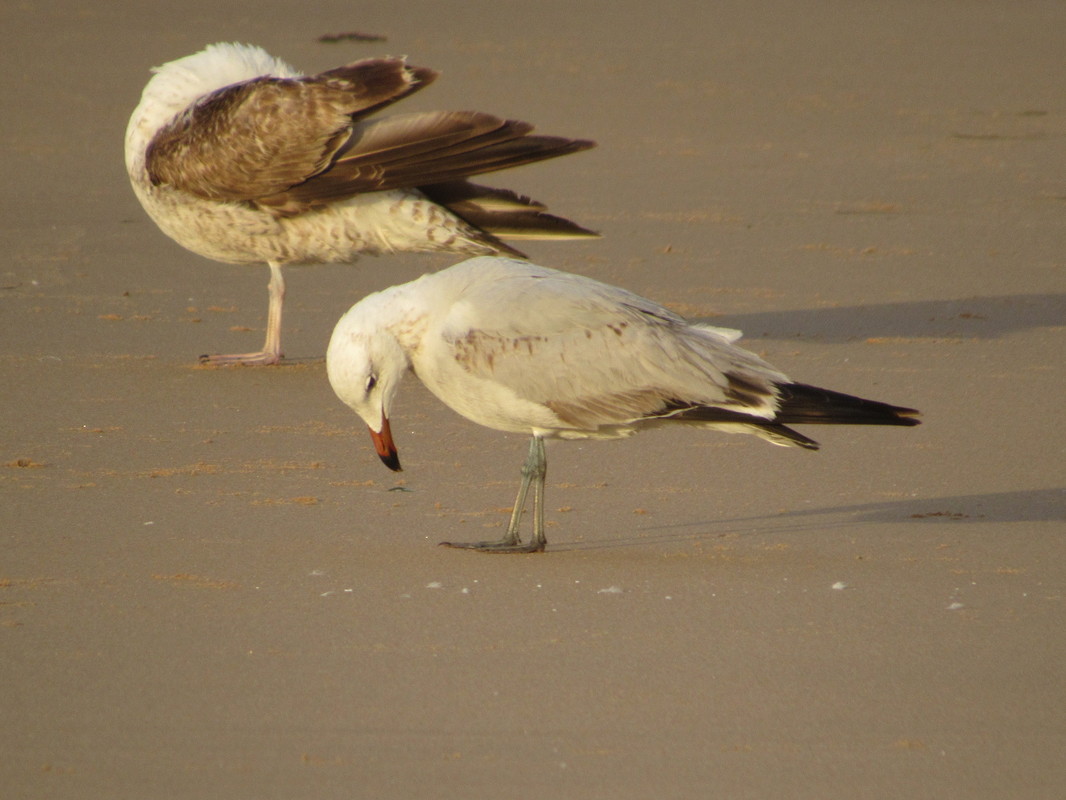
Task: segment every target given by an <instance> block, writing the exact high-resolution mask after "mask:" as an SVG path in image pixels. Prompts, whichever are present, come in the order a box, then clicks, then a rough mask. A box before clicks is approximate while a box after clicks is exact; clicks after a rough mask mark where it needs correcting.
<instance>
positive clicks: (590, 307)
mask: <svg viewBox="0 0 1066 800" xmlns="http://www.w3.org/2000/svg"><path fill="white" fill-rule="evenodd" d="M739 338H740V332H739V331H735V330H729V329H726V328H716V327H712V326H710V325H703V324H699V323H691V322H687V321H686V320H684V319H682V318H681V317H679V316H678V315H677V314H674V313H673V312H672V311H669V310H668V309H666V308H663V307H662V306H660V305H658V304H657V303H654V302H652V301H651V300H646V299H644V298H643V297H639V296H637V295H635V294H632V293H630V292H627V291H625V290H624V289H619V288H617V287H614V286H609V285H607V284H604V283H600V282H598V281H594V280H592V279H590V278H584V277H581V276H579V275H572V274H569V273H566V272H559V271H556V270H552V269H547V268H545V267H539V266H537V265H535V264H531V263H529V262H526V261H518V260H515V259H510V258H491V257H481V258H472V259H469V260H467V261H464V262H462V263H460V264H456V265H455V266H453V267H450V268H448V269H446V270H442V271H440V272H437V273H435V274H431V275H425V276H423V277H421V278H419V279H418V280H415V281H412V282H410V283H405V284H403V285H401V286H393V287H392V288H389V289H386V290H384V291H382V292H378V293H376V294H372V295H369V296H368V297H366V298H364V299H363V300H361V301H360V302H358V303H356V304H355V305H354V306H352V308H351V309H349V311H348V312H347V313H346V314H345V315H344V316H343V317H342V318H341V320H340V322H338V323H337V326H336V328H335V329H334V331H333V337H332V339H331V340H330V343H329V348H328V350H327V351H326V370H327V372H328V374H329V380H330V383H331V384H332V386H333V390H334V391H335V392H336V393H337V396H338V397H340V399H341V400H342V401H344V403H346V404H347V405H348V406H350V407H351V408H352V409H353V410H354V411H355V412H356V413H357V414H359V416H360V417H362V418H363V421H364V422H366V424H367V425H368V426H369V428H370V435H371V438H372V439H373V441H374V445H375V447H376V449H377V452H378V455H379V456H380V457H381V460H382V461H383V462H384V463H385V465H386V466H387V467H389V468H390V469H393V470H399V469H400V462H399V458H398V456H397V450H396V445H395V444H394V442H393V438H392V432H391V430H390V428H389V410H390V408H391V406H392V402H393V398H394V397H395V395H396V390H397V387H398V386H399V384H400V379H401V378H402V377H403V375H404V373H405V372H407V371H408V370H412V371H413V372H414V373H415V374H416V375H417V376H418V377H419V378H420V379H421V380H422V382H423V383H424V384H425V385H426V387H427V388H428V389H429V390H430V391H431V392H433V394H435V395H436V396H437V397H438V398H440V400H441V401H443V402H444V403H445V404H446V405H448V406H450V407H451V408H452V409H453V410H455V411H457V412H458V413H459V414H462V415H463V416H464V417H466V418H467V419H470V420H472V421H474V422H477V423H479V424H481V425H485V426H487V427H489V428H495V429H497V430H502V431H511V432H516V433H529V434H532V440H531V442H530V445H529V456H528V458H527V459H526V462H525V465H524V466H523V468H522V484H521V488H520V489H519V492H518V498H517V499H516V501H515V505H514V510H513V512H512V514H511V521H510V524H509V525H508V527H507V532H506V534H505V535H504V537H503V539H502V540H500V541H497V542H474V543H462V544H454V543H450V542H444V543H443V544H447V545H449V546H452V547H467V548H473V549H476V550H481V551H483V552H489V553H532V552H538V551H541V550H543V549H544V546H545V544H546V539H545V537H544V499H543V498H544V474H545V470H546V465H547V462H546V457H545V453H544V439H545V438H549V437H550V438H558V439H603V438H614V437H619V436H628V435H630V434H632V433H635V432H637V431H640V430H644V429H646V428H652V427H656V426H659V425H665V424H677V423H684V424H688V425H694V426H697V427H702V428H710V429H713V430H718V431H724V432H726V433H752V434H755V435H756V436H760V437H762V438H763V439H767V440H769V441H770V442H773V443H774V444H779V445H791V446H798V447H805V448H807V449H808V450H817V449H818V443H817V442H815V441H814V440H812V439H808V438H807V437H806V436H804V435H803V434H801V433H798V432H797V431H794V430H792V429H791V428H789V427H787V426H788V425H791V424H801V423H817V424H844V425H848V424H851V425H917V424H918V420H917V419H915V417H916V416H917V415H918V412H917V411H915V410H914V409H911V408H902V407H899V406H892V405H888V404H887V403H880V402H877V401H875V400H864V399H862V398H859V397H853V396H851V395H846V394H841V393H840V392H834V391H830V390H828V389H819V388H816V387H814V386H808V385H806V384H802V383H794V382H793V381H792V380H791V379H789V378H788V377H787V376H786V375H785V374H784V373H782V372H780V371H778V370H777V369H775V368H774V367H772V366H770V365H769V364H767V363H766V362H765V361H763V360H762V359H760V358H759V357H758V356H756V355H755V354H753V353H750V352H748V351H747V350H743V349H741V348H740V347H737V346H736V345H735V344H734V343H735V342H736V340H737V339H739ZM530 485H532V486H533V491H534V494H533V497H534V500H533V535H532V538H531V539H530V540H529V541H528V542H527V543H523V542H522V541H521V537H520V535H519V522H520V520H521V515H522V511H523V509H524V507H525V501H526V494H527V492H528V491H529V487H530Z"/></svg>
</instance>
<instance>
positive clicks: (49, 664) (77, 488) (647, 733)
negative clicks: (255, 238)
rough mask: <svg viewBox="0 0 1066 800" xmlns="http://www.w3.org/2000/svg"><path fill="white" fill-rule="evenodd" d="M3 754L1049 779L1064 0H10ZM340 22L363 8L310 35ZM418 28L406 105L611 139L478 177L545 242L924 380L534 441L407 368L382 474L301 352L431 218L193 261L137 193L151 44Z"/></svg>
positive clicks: (1038, 789)
mask: <svg viewBox="0 0 1066 800" xmlns="http://www.w3.org/2000/svg"><path fill="white" fill-rule="evenodd" d="M3 20H4V22H3V27H4V31H5V34H6V35H5V40H6V44H5V47H4V48H0V64H2V66H3V70H2V74H3V75H4V79H3V84H2V85H3V89H2V91H3V99H4V103H3V107H4V113H3V115H2V116H0V132H2V136H3V139H2V140H3V143H4V150H5V152H6V154H7V158H6V159H5V180H4V182H3V187H2V189H0V198H2V202H3V206H2V207H3V215H2V217H0V251H2V252H3V254H4V255H3V260H2V263H0V325H2V330H3V337H2V339H0V382H2V384H3V386H4V391H3V393H2V395H0V397H2V398H3V400H2V402H3V435H2V438H0V446H2V452H0V493H2V501H0V532H2V533H0V536H2V540H0V541H2V548H0V648H2V653H3V656H2V659H0V709H2V719H3V725H2V726H0V753H2V758H0V786H2V787H3V789H2V790H0V794H2V796H3V797H4V798H45V797H48V798H79V799H81V800H85V799H86V798H142V799H143V798H216V797H217V798H227V800H235V799H240V798H249V799H251V798H257V799H258V798H274V797H277V798H310V797H315V798H319V797H325V798H332V797H337V798H363V797H366V798H418V797H434V798H494V799H498V798H527V797H549V798H551V797H558V798H693V797H716V798H717V797H722V798H783V797H787V798H836V797H840V798H845V797H847V798H853V797H864V798H865V797H870V798H901V797H907V798H955V797H958V798H974V797H1004V798H1006V797H1011V798H1015V797H1019V798H1020V797H1024V798H1052V797H1061V796H1063V794H1064V793H1066V766H1064V759H1063V755H1062V754H1063V753H1064V752H1066V716H1064V696H1066V688H1064V687H1066V680H1064V675H1063V672H1064V670H1063V664H1064V663H1066V647H1064V639H1063V633H1062V631H1063V623H1062V620H1063V616H1062V614H1063V591H1064V578H1066V558H1064V557H1063V556H1064V534H1066V526H1064V521H1066V490H1064V486H1066V480H1064V479H1066V467H1064V466H1063V465H1064V463H1066V438H1064V434H1063V429H1064V426H1063V424H1062V419H1063V399H1062V398H1063V378H1062V367H1063V357H1064V352H1066V347H1064V345H1066V266H1064V255H1063V253H1064V252H1066V227H1064V225H1063V213H1064V211H1066V183H1064V179H1063V176H1064V175H1066V169H1064V168H1066V150H1064V149H1063V140H1064V137H1066V102H1064V100H1066V95H1064V91H1063V86H1062V80H1061V71H1062V53H1063V48H1062V32H1063V30H1066V7H1063V6H1062V4H1060V3H1026V4H1016V3H1007V2H999V3H996V2H989V3H955V4H947V3H941V4H927V3H921V2H916V1H915V0H907V1H906V2H901V3H890V4H884V3H873V2H861V3H836V4H824V3H800V4H790V5H787V6H786V5H784V4H760V3H756V4H752V3H748V2H743V3H742V2H727V3H716V4H704V3H695V2H691V3H682V2H660V3H654V4H651V3H649V4H640V3H632V2H623V3H615V4H577V3H562V2H555V1H554V0H549V1H547V2H541V3H537V4H535V5H530V4H509V3H498V2H497V3H487V2H464V3H461V4H460V3H445V2H436V3H429V2H424V1H422V0H419V2H409V3H385V2H360V3H350V2H339V1H338V0H327V1H326V2H320V3H313V4H306V5H300V6H293V5H291V4H283V3H280V2H277V1H276V0H261V2H257V3H217V2H212V3H207V2H202V0H194V1H193V2H187V3H182V4H180V5H174V4H169V5H168V4H159V3H155V2H152V3H137V2H127V1H125V0H119V1H118V2H114V3H65V4H60V3H52V4H49V3H32V4H31V3H23V4H12V7H11V8H7V9H6V10H5V11H4V12H3ZM352 31H357V32H361V33H366V34H376V35H380V36H384V37H386V41H385V42H378V43H360V42H354V41H342V42H338V43H332V44H325V43H320V42H318V41H317V40H318V37H319V36H320V35H323V34H337V33H344V32H352ZM216 40H241V41H250V42H255V43H257V44H261V45H263V46H264V47H266V48H267V49H268V50H270V51H271V52H273V53H275V54H277V55H279V56H282V57H284V58H286V59H287V60H289V61H291V62H293V63H295V64H296V65H298V66H300V67H302V68H304V69H307V70H317V69H323V68H327V67H330V66H334V65H336V64H339V63H342V62H344V61H348V60H354V59H357V58H362V57H367V56H371V55H382V54H386V53H388V54H406V55H408V56H409V57H410V58H411V60H412V61H413V62H414V63H418V64H425V65H427V66H431V67H434V68H436V69H440V70H441V71H442V72H443V76H442V77H441V78H440V80H438V81H437V83H436V84H435V85H434V86H433V87H431V88H430V89H429V90H427V91H425V92H423V93H420V94H419V95H418V96H417V97H415V98H412V99H411V100H410V101H406V102H405V105H408V104H409V108H410V109H416V108H427V109H428V108H477V109H482V110H485V111H491V112H494V113H498V114H502V115H508V116H514V117H519V118H522V119H528V120H531V121H533V122H535V123H536V124H537V126H538V128H539V129H540V130H542V131H544V132H548V133H557V134H561V135H567V136H580V137H590V138H593V139H596V140H598V142H599V143H600V146H599V147H598V148H597V149H596V150H594V151H592V152H589V153H583V154H579V155H575V156H570V157H567V158H565V159H562V160H560V161H557V162H553V163H549V164H543V165H536V166H531V167H524V168H522V169H520V170H515V171H513V172H510V173H503V174H500V175H497V176H494V177H493V179H492V180H491V181H486V182H489V183H496V184H497V185H504V186H510V187H512V188H515V189H517V190H519V191H521V192H524V193H528V194H531V195H533V196H534V197H537V198H539V199H542V200H544V201H547V202H548V203H549V205H550V206H551V208H552V210H554V211H556V212H558V213H560V214H563V215H564V216H568V217H571V218H573V219H575V220H576V221H578V222H580V223H582V224H585V225H588V226H590V227H593V228H597V229H599V230H601V231H602V232H603V233H604V238H603V239H602V240H599V241H593V242H585V243H574V244H547V243H545V244H536V243H534V244H530V245H529V246H528V248H527V249H528V251H529V253H530V254H531V255H532V256H533V257H534V258H535V259H536V260H537V261H539V262H541V263H544V264H546V265H548V266H553V267H558V268H562V269H568V270H572V271H575V272H580V273H583V274H586V275H590V276H592V277H595V278H598V279H601V280H606V281H609V282H612V283H617V284H620V285H622V286H625V287H627V288H629V289H632V290H635V291H638V292H641V293H643V294H646V295H648V296H650V297H653V298H654V299H656V300H659V301H662V302H666V303H668V304H670V305H671V307H673V308H675V309H677V310H679V311H681V312H682V313H685V314H686V315H689V316H691V317H694V318H697V319H706V320H713V321H714V322H715V323H716V324H721V325H727V326H730V327H737V328H741V329H743V330H745V331H746V333H747V336H746V339H745V343H746V344H747V346H748V347H750V348H751V349H753V350H755V351H757V352H759V353H760V354H762V355H764V356H765V357H766V358H768V359H769V360H770V361H771V362H772V363H774V364H776V365H777V366H779V367H781V368H782V369H784V370H785V371H787V372H788V373H789V374H790V375H791V376H792V377H794V378H795V379H797V380H802V381H805V382H809V383H816V384H820V385H824V386H828V387H831V388H834V389H838V390H841V391H848V392H853V393H857V394H863V395H866V396H870V397H875V398H877V399H881V400H885V401H888V402H892V403H898V404H904V405H913V406H916V407H918V408H920V409H921V410H922V411H923V412H924V419H925V424H924V425H922V426H921V427H919V428H915V429H907V430H903V429H818V430H813V429H811V428H806V429H805V431H806V432H807V433H810V434H813V435H815V436H816V438H818V439H819V440H820V441H821V442H822V444H823V449H822V451H820V452H818V453H809V452H805V451H798V450H786V449H783V448H776V447H771V446H769V445H767V444H765V443H763V442H760V441H758V440H756V439H754V438H752V437H729V436H721V435H718V436H716V435H713V434H700V433H696V432H692V431H663V432H656V433H652V434H647V435H645V436H640V437H636V438H633V439H630V440H626V441H622V442H604V443H555V444H552V445H551V446H549V475H548V484H549V488H548V521H549V526H550V527H549V528H548V538H549V551H548V552H547V553H545V554H543V555H535V556H522V557H510V556H486V555H482V554H477V553H471V552H462V551H454V550H446V549H442V548H439V547H437V546H436V543H437V542H439V541H441V540H444V539H462V538H468V539H474V538H488V537H490V536H492V535H494V534H497V533H498V532H499V530H500V528H501V527H502V526H503V525H504V524H505V522H506V514H507V510H508V505H509V503H510V502H511V500H512V498H513V492H514V489H515V486H516V484H517V480H518V469H519V466H520V464H521V462H522V459H523V457H524V453H525V448H526V441H525V439H524V437H522V436H511V435H505V434H500V433H496V432H493V431H489V430H486V429H482V428H479V427H477V426H475V425H473V424H471V423H468V422H466V421H465V420H463V419H461V418H459V417H458V416H456V415H455V414H454V413H452V412H451V411H450V410H448V409H447V408H445V407H443V406H442V405H441V404H440V403H439V402H437V401H436V400H435V399H434V398H433V397H432V396H430V395H429V394H428V393H427V392H426V391H425V390H424V389H422V388H421V387H420V386H419V385H418V383H417V381H413V380H412V381H407V382H406V383H405V384H404V387H403V392H402V395H401V398H400V402H399V407H398V408H397V409H396V413H395V415H394V421H393V431H394V434H395V437H396V441H397V444H398V445H399V448H400V455H401V458H402V459H403V462H404V465H405V471H404V472H403V473H402V474H400V475H393V474H391V473H389V472H388V471H387V470H386V469H385V468H384V467H383V466H382V465H381V464H380V463H379V462H378V459H377V458H376V457H375V455H374V453H373V451H372V449H371V445H370V441H369V437H368V436H367V435H366V431H365V428H364V427H363V426H362V425H361V423H360V422H359V420H358V419H357V418H356V417H355V416H354V415H353V414H352V413H351V412H349V411H348V410H347V409H346V408H345V407H343V406H342V405H341V404H340V402H339V401H338V400H337V399H336V397H335V396H334V395H333V393H332V391H331V390H330V387H329V385H328V383H327V382H326V379H325V369H324V364H323V360H322V359H323V355H324V352H325V346H326V343H327V341H328V337H329V333H330V331H331V330H332V326H333V324H334V322H335V321H336V320H337V319H338V318H339V316H340V315H341V314H342V313H343V311H345V310H346V309H347V308H348V306H349V305H351V304H352V303H353V302H355V301H356V300H357V299H358V298H360V297H361V296H363V295H365V294H366V293H368V292H370V291H373V290H376V289H379V288H383V287H385V286H388V285H390V284H393V283H399V282H402V281H406V280H410V279H412V278H414V277H416V276H417V275H419V274H421V273H422V272H424V271H426V270H430V269H436V268H440V267H442V266H445V265H447V264H449V263H452V262H453V261H454V260H455V259H448V258H439V257H426V256H394V257H384V258H377V259H367V260H364V261H363V262H361V263H360V264H358V265H356V266H339V265H338V266H326V267H317V268H308V269H293V270H289V272H288V273H287V277H288V279H289V298H288V302H287V318H286V321H285V338H284V342H285V346H286V352H287V355H288V357H289V358H288V359H287V363H286V364H285V365H283V366H281V367H278V368H237V369H203V368H198V367H197V364H196V356H197V355H199V354H200V353H205V352H232V351H236V350H241V349H254V348H255V347H258V346H259V343H260V341H261V338H262V331H263V326H264V324H265V312H266V290H265V284H266V281H267V270H266V269H265V267H264V268H237V267H228V266H223V265H218V264H214V263H212V262H209V261H206V260H204V259H202V258H199V257H197V256H194V255H192V254H191V253H188V252H186V251H184V250H182V249H181V248H180V247H178V246H177V245H175V244H174V243H172V242H170V241H169V240H168V239H166V238H165V237H164V236H163V235H162V234H161V233H159V231H158V230H157V229H156V228H155V226H154V225H153V224H152V223H151V222H150V220H148V219H147V217H146V216H145V215H144V213H143V212H142V211H141V209H140V208H139V206H138V204H137V202H136V200H135V198H134V197H133V194H132V192H131V191H130V189H129V186H128V184H127V181H126V177H125V172H124V168H123V165H122V137H123V131H124V129H125V125H126V120H127V118H128V115H129V113H130V111H131V110H132V108H133V106H134V105H135V104H136V102H137V99H138V97H139V93H140V90H141V88H142V86H143V85H144V83H145V81H146V80H147V77H148V68H149V67H150V66H151V65H154V64H158V63H161V62H163V61H166V60H169V59H172V58H175V57H180V56H182V55H185V54H187V53H190V52H193V51H195V50H197V49H199V48H200V47H201V46H202V45H204V44H205V43H207V42H211V41H216Z"/></svg>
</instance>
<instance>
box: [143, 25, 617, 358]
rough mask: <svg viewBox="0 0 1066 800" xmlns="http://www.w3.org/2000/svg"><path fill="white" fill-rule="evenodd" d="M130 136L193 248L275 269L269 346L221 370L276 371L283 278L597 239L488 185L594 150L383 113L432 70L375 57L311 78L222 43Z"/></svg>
mask: <svg viewBox="0 0 1066 800" xmlns="http://www.w3.org/2000/svg"><path fill="white" fill-rule="evenodd" d="M154 73H155V74H154V75H153V77H152V78H151V80H150V81H149V82H148V85H147V86H146V87H145V89H144V92H143V94H142V96H141V101H140V104H139V105H138V106H137V108H136V109H135V110H134V112H133V115H132V116H131V117H130V121H129V126H128V128H127V130H126V149H125V156H126V169H127V171H128V172H129V177H130V182H131V183H132V185H133V191H134V193H135V194H136V195H137V198H138V199H139V200H140V202H141V205H142V206H143V207H144V209H145V211H147V212H148V215H149V216H150V217H151V218H152V219H153V220H154V221H155V223H156V224H157V225H158V226H159V228H160V229H161V230H162V231H163V232H164V233H165V234H167V235H168V236H170V237H171V238H172V239H174V240H175V241H176V242H178V243H179V244H180V245H182V246H183V247H186V248H187V249H189V250H191V251H193V252H194V253H197V254H199V255H202V256H205V257H207V258H210V259H214V260H217V261H222V262H225V263H230V264H260V263H266V264H267V265H268V266H269V267H270V283H269V284H268V291H269V297H270V304H269V310H268V314H267V331H266V341H265V342H264V345H263V349H262V350H261V351H259V352H255V353H242V354H237V355H214V356H201V361H204V362H208V363H213V364H276V363H278V362H279V361H280V360H281V358H282V349H281V311H282V304H283V301H284V297H285V283H284V281H283V279H282V273H281V270H282V267H283V266H285V265H288V264H314V263H332V262H351V261H353V260H355V259H356V258H357V257H358V256H360V255H364V254H366V255H378V254H382V253H396V252H450V253H458V254H463V255H490V254H508V255H513V256H519V257H524V255H523V254H522V253H521V252H519V251H518V250H515V249H514V248H513V247H510V246H509V245H507V244H504V243H503V242H502V241H500V239H499V238H498V237H511V238H517V239H573V238H584V237H595V236H596V235H597V234H595V233H593V232H592V231H589V230H586V229H585V228H582V227H580V226H578V225H576V224H574V223H573V222H570V221H569V220H566V219H563V218H561V217H556V216H552V215H550V214H547V213H545V207H544V206H543V205H541V204H540V203H537V202H536V201H534V200H531V199H530V198H528V197H523V196H521V195H518V194H516V193H514V192H512V191H510V190H507V189H496V188H490V187H486V186H479V185H476V184H473V183H470V182H469V181H468V180H467V178H468V177H470V176H472V175H478V174H481V173H484V172H492V171H494V170H500V169H506V168H508V167H515V166H519V165H521V164H528V163H531V162H534V161H541V160H544V159H548V158H555V157H557V156H562V155H566V154H568V153H574V152H577V151H579V150H586V149H588V148H590V147H593V146H594V142H591V141H586V140H582V139H564V138H561V137H557V136H539V135H531V131H532V130H533V126H532V125H530V124H529V123H526V122H520V121H517V120H505V119H500V118H499V117H495V116H493V115H491V114H485V113H481V112H478V111H434V112H421V113H412V114H398V115H394V116H386V117H382V118H377V117H373V116H372V115H374V114H375V112H377V111H380V110H381V109H383V108H384V107H386V106H388V105H391V104H392V103H395V102H396V101H397V100H402V99H403V98H405V97H408V96H409V95H411V94H412V93H414V92H416V91H418V90H419V89H422V88H424V87H425V86H427V85H429V84H430V83H432V82H433V80H434V79H435V78H436V77H437V75H438V73H437V72H435V71H433V70H431V69H426V68H424V67H413V66H408V65H407V63H406V61H405V60H404V59H402V58H373V59H367V60H363V61H356V62H354V63H351V64H347V65H346V66H342V67H337V68H336V69H331V70H327V71H326V72H322V73H319V74H317V75H310V76H308V75H302V74H300V73H299V72H297V71H296V70H295V69H294V68H293V67H291V66H289V65H288V64H286V63H285V62H283V61H280V60H279V59H276V58H274V57H272V56H270V55H269V54H268V53H267V52H266V51H264V50H263V49H262V48H259V47H255V46H252V45H242V44H228V43H219V44H212V45H209V46H208V47H206V48H205V49H204V50H202V51H201V52H199V53H195V54H194V55H190V56H186V57H185V58H181V59H178V60H176V61H171V62H169V63H167V64H164V65H163V66H161V67H157V68H156V69H155V70H154Z"/></svg>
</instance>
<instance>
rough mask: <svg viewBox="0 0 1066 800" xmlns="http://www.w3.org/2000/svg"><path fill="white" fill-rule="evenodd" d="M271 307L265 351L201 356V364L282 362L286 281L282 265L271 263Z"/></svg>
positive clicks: (268, 315)
mask: <svg viewBox="0 0 1066 800" xmlns="http://www.w3.org/2000/svg"><path fill="white" fill-rule="evenodd" d="M269 266H270V283H269V284H267V291H268V292H269V293H270V305H269V306H268V308H267V329H266V341H264V342H263V349H262V350H260V351H258V352H256V353H235V354H233V355H215V356H206V355H205V356H200V363H201V364H217V365H230V364H245V365H247V366H266V365H269V364H277V363H279V362H280V361H281V359H282V356H283V353H282V352H281V307H282V305H283V304H284V302H285V279H284V278H283V277H282V276H281V265H280V264H275V263H273V262H271V263H270V264H269Z"/></svg>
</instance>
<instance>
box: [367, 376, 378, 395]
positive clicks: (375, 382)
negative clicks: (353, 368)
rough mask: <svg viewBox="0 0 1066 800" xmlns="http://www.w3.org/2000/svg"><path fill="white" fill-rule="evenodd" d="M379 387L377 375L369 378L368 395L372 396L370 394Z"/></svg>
mask: <svg viewBox="0 0 1066 800" xmlns="http://www.w3.org/2000/svg"><path fill="white" fill-rule="evenodd" d="M377 385H378V376H377V375H371V376H370V377H369V378H367V379H366V393H367V394H370V392H372V391H373V389H374V387H375V386H377Z"/></svg>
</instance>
